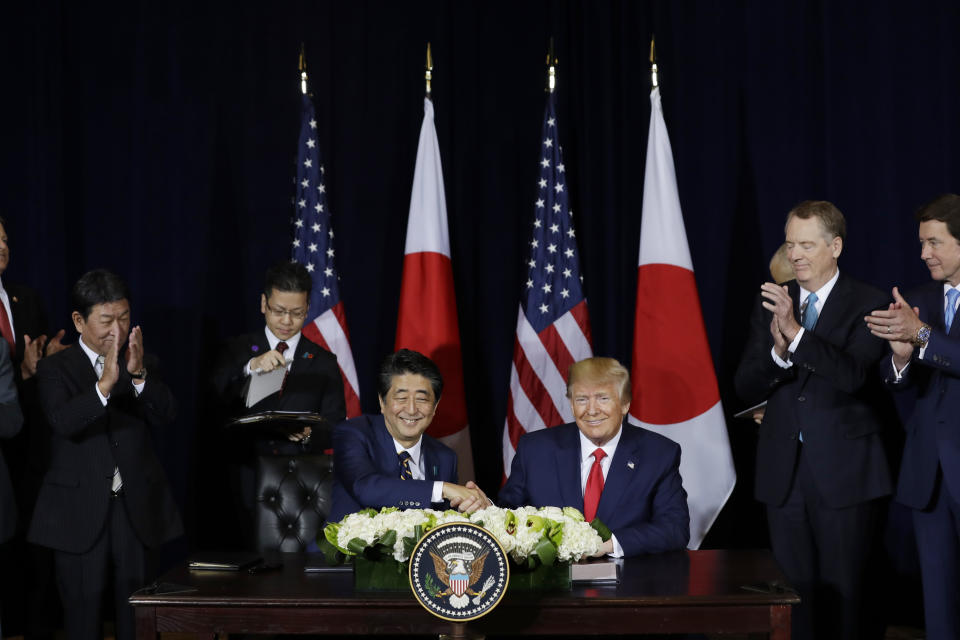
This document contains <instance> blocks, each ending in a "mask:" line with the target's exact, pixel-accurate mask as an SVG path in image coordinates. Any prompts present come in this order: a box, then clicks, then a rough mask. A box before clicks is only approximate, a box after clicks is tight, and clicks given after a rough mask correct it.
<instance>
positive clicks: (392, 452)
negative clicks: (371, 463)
mask: <svg viewBox="0 0 960 640" xmlns="http://www.w3.org/2000/svg"><path fill="white" fill-rule="evenodd" d="M374 421H375V427H374V430H373V431H374V434H375V437H376V439H377V440H376V441H377V451H376V452H375V454H376V456H377V463H378V464H379V466H380V469H381V470H382V471H383V472H384V473H387V474H389V473H396V474H397V477H399V474H400V467H399V466H398V464H399V463H398V461H397V449H396V447H394V446H393V436H391V435H390V432H389V431H387V424H386V423H385V422H384V420H383V415H382V414H381V415H378V416H375V418H374Z"/></svg>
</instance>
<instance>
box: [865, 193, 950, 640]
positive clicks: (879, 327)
mask: <svg viewBox="0 0 960 640" xmlns="http://www.w3.org/2000/svg"><path fill="white" fill-rule="evenodd" d="M916 218H917V222H918V223H919V224H920V228H919V235H920V247H921V250H920V258H921V259H922V260H923V261H924V262H925V263H926V264H927V268H928V269H929V270H930V276H931V277H932V278H933V282H930V283H928V284H926V285H923V286H921V287H918V288H917V289H915V290H913V291H911V292H909V293H908V294H907V295H906V297H903V296H901V295H900V291H899V290H898V289H897V288H896V287H894V289H893V297H894V302H893V303H892V304H890V305H889V307H888V308H887V309H881V310H878V311H875V312H873V313H872V314H871V315H870V316H869V317H867V318H866V320H867V326H868V327H869V328H870V331H871V332H872V333H873V335H875V336H877V337H879V338H883V339H884V340H887V341H889V343H890V348H891V350H892V351H893V354H892V356H891V357H890V358H887V359H885V360H884V361H883V371H884V381H885V382H886V383H887V385H888V386H889V387H890V388H892V389H894V390H898V391H899V390H901V389H906V388H913V389H916V390H917V401H916V404H915V405H914V410H913V415H912V416H911V417H910V419H909V421H908V422H907V426H906V431H907V438H906V442H905V444H904V449H903V463H902V465H901V467H900V477H899V480H898V482H897V493H896V499H897V501H898V502H901V503H903V504H905V505H906V506H908V507H910V508H912V509H913V524H914V529H915V531H916V537H917V550H918V552H919V556H920V569H921V576H922V580H923V608H924V616H925V618H926V631H927V638H931V639H937V640H939V639H942V640H948V639H953V638H960V322H957V321H956V319H955V318H956V313H957V304H958V301H960V196H957V195H954V194H947V195H943V196H940V197H939V198H936V199H935V200H933V201H931V202H929V203H927V204H926V205H924V206H923V207H922V208H921V209H920V210H919V211H918V212H917V214H916Z"/></svg>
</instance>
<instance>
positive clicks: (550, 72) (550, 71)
mask: <svg viewBox="0 0 960 640" xmlns="http://www.w3.org/2000/svg"><path fill="white" fill-rule="evenodd" d="M556 86H557V56H556V55H555V54H554V52H553V36H550V48H549V49H547V91H549V92H550V93H553V90H554V88H555V87H556Z"/></svg>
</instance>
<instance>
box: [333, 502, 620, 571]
mask: <svg viewBox="0 0 960 640" xmlns="http://www.w3.org/2000/svg"><path fill="white" fill-rule="evenodd" d="M448 522H472V523H474V524H478V525H480V526H482V527H484V528H485V529H487V530H488V531H489V532H490V533H492V534H493V535H494V536H495V537H496V538H497V540H498V541H499V542H500V544H501V545H502V546H503V549H504V551H506V552H507V553H508V554H509V555H510V557H511V558H512V559H513V560H514V561H515V562H517V563H518V564H521V565H526V566H528V567H529V568H534V567H536V566H537V565H540V564H544V565H552V564H553V563H554V562H563V563H566V562H576V561H578V560H581V559H582V558H585V557H588V556H592V555H596V554H597V553H598V552H599V551H600V547H601V546H602V544H603V541H604V539H605V538H609V537H610V533H609V530H608V529H607V528H606V526H604V525H603V523H602V522H600V521H599V520H594V522H593V523H587V522H584V519H583V514H582V513H580V511H578V510H577V509H575V508H573V507H564V508H562V509H561V508H559V507H543V508H540V509H538V508H536V507H520V508H517V509H501V508H499V507H488V508H486V509H481V510H480V511H476V512H474V513H473V514H470V515H469V516H468V515H465V514H462V513H459V512H457V511H453V510H448V511H435V510H433V509H407V510H400V509H397V508H395V507H385V508H383V509H381V510H380V511H379V512H378V511H376V510H374V509H364V510H363V511H358V512H356V513H351V514H350V515H348V516H346V517H345V518H344V519H343V520H341V521H340V522H338V523H331V524H328V525H327V526H326V527H325V528H324V531H323V540H325V541H326V543H327V544H326V545H324V544H323V540H322V541H321V546H322V547H324V548H325V550H326V551H327V552H328V554H327V555H328V558H329V557H330V556H331V554H332V553H335V552H336V551H339V552H340V553H343V554H345V555H348V556H355V555H361V554H363V555H371V554H372V555H374V556H379V557H387V556H389V557H392V558H393V559H394V560H396V561H397V562H406V561H407V560H408V559H409V558H410V553H411V552H412V550H413V547H414V546H415V545H416V543H417V542H418V541H419V540H420V538H421V537H422V536H423V535H425V534H426V533H427V532H428V531H430V530H431V529H433V528H435V527H437V526H439V525H441V524H446V523H448Z"/></svg>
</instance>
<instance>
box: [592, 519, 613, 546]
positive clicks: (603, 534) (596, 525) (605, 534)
mask: <svg viewBox="0 0 960 640" xmlns="http://www.w3.org/2000/svg"><path fill="white" fill-rule="evenodd" d="M590 526H591V527H593V529H594V531H596V532H597V533H599V534H600V539H601V540H603V541H604V542H606V541H607V540H609V539H610V538H611V536H613V532H612V531H610V527H608V526H607V525H605V524H603V521H602V520H601V519H600V518H594V519H593V520H591V521H590Z"/></svg>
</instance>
